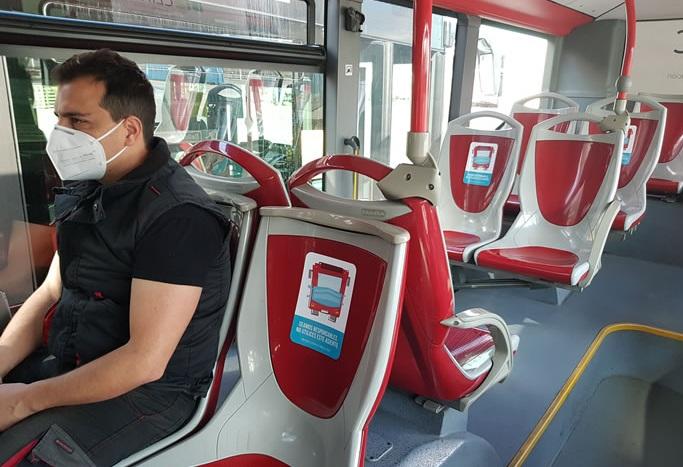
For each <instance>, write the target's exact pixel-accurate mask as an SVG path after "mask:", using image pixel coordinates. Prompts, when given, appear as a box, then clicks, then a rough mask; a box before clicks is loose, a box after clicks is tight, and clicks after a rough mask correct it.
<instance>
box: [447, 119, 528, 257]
mask: <svg viewBox="0 0 683 467" xmlns="http://www.w3.org/2000/svg"><path fill="white" fill-rule="evenodd" d="M485 117H488V118H494V119H496V120H498V121H500V122H502V123H504V124H505V125H506V127H505V128H502V129H495V130H479V129H475V128H471V127H470V126H469V123H470V122H471V121H472V120H475V119H477V118H485ZM522 131H523V129H522V125H521V124H520V123H519V122H517V121H516V120H514V119H512V118H511V117H508V116H507V115H504V114H501V113H498V112H492V111H483V112H474V113H471V114H467V115H463V116H462V117H459V118H456V119H455V120H453V121H452V122H450V123H449V124H448V130H447V132H446V136H445V137H444V140H443V143H442V145H441V153H440V156H439V171H440V172H441V176H442V183H441V195H440V198H439V199H440V201H439V206H438V212H439V219H440V222H441V228H442V229H443V230H444V232H457V233H465V234H469V235H474V236H476V237H478V238H479V240H478V241H476V242H474V243H472V244H470V245H468V246H467V247H465V248H464V250H463V253H462V258H463V261H464V262H467V261H469V259H470V258H471V256H472V253H473V252H474V250H476V249H477V248H479V247H480V246H482V245H485V244H487V243H490V242H492V241H493V240H495V239H497V238H498V237H499V236H500V232H501V227H502V219H503V205H504V204H505V200H506V199H507V197H508V196H509V195H510V191H511V190H512V184H513V183H514V180H515V175H516V169H517V161H518V158H519V149H520V145H521V138H522Z"/></svg>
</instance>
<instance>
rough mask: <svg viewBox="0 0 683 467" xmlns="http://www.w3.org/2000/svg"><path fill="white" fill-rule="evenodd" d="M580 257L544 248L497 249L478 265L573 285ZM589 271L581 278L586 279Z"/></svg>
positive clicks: (482, 257) (481, 255)
mask: <svg viewBox="0 0 683 467" xmlns="http://www.w3.org/2000/svg"><path fill="white" fill-rule="evenodd" d="M578 261H579V257H578V256H576V255H575V254H574V253H572V252H571V251H565V250H558V249H556V248H548V247H543V246H524V247H517V248H493V249H490V250H484V251H482V252H480V253H479V255H478V256H477V264H478V265H480V266H484V267H490V268H492V269H500V270H502V271H509V272H512V273H515V274H521V275H524V276H529V277H535V278H538V279H543V280H547V281H550V282H559V283H562V284H570V285H571V282H572V272H573V271H574V266H576V263H577V262H578ZM587 274H588V271H586V273H585V274H584V275H583V277H581V279H583V278H584V277H585V276H586V275H587Z"/></svg>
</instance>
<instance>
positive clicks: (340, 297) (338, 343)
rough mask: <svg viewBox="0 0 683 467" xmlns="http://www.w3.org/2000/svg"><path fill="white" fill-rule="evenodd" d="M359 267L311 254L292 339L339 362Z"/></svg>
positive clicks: (306, 264)
mask: <svg viewBox="0 0 683 467" xmlns="http://www.w3.org/2000/svg"><path fill="white" fill-rule="evenodd" d="M355 280H356V266H355V265H353V264H352V263H349V262H347V261H342V260H340V259H337V258H332V257H330V256H325V255H321V254H319V253H313V252H310V253H308V254H307V255H306V260H305V261H304V270H303V272H302V275H301V285H300V286H299V296H298V298H297V302H296V310H295V312H294V320H293V321H292V329H291V330H290V333H289V338H290V339H291V340H292V342H294V343H296V344H299V345H303V346H304V347H308V348H309V349H312V350H315V351H316V352H320V353H321V354H323V355H327V356H328V357H330V358H333V359H335V360H337V359H338V358H339V356H340V355H341V349H342V344H343V343H344V333H345V332H346V322H347V320H348V317H349V307H350V305H351V298H352V295H353V286H354V283H355Z"/></svg>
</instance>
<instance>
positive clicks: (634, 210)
mask: <svg viewBox="0 0 683 467" xmlns="http://www.w3.org/2000/svg"><path fill="white" fill-rule="evenodd" d="M614 100H615V97H614V96H613V97H608V98H606V99H602V100H600V101H597V102H595V103H593V104H591V105H589V106H588V109H587V110H586V111H587V112H589V113H592V114H595V115H599V116H601V117H607V116H609V115H613V114H614V112H613V111H612V110H611V106H610V104H614ZM629 102H632V103H633V106H634V107H633V112H632V113H631V114H630V116H631V124H630V125H629V127H628V128H627V129H626V134H625V137H624V148H623V153H622V159H621V171H620V174H619V185H618V188H617V199H618V200H619V202H620V203H621V208H620V210H619V214H617V217H616V219H615V221H614V224H613V225H612V230H619V231H629V230H631V229H632V228H633V227H635V226H637V225H638V224H639V223H640V221H641V220H642V218H643V216H644V215H645V209H646V203H647V192H646V183H647V181H648V180H649V178H650V176H651V175H652V172H653V171H654V170H655V166H656V165H657V161H658V160H659V154H660V151H661V149H662V140H663V137H664V126H665V122H666V107H664V106H663V105H661V104H659V103H658V102H657V101H655V100H654V99H652V98H650V97H647V96H644V95H637V96H631V97H629ZM586 127H588V134H596V133H601V130H600V126H599V125H598V124H595V123H592V124H590V125H584V128H583V130H584V131H583V132H584V133H585V132H586V131H585V129H586Z"/></svg>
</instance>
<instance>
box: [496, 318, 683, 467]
mask: <svg viewBox="0 0 683 467" xmlns="http://www.w3.org/2000/svg"><path fill="white" fill-rule="evenodd" d="M623 331H636V332H645V333H648V334H654V335H656V336H659V337H664V338H667V339H675V340H678V341H683V334H681V333H678V332H674V331H668V330H666V329H660V328H655V327H652V326H646V325H644V324H634V323H617V324H611V325H609V326H605V327H604V328H602V330H600V332H599V333H598V335H597V336H596V337H595V339H594V340H593V342H592V343H591V345H590V346H589V347H588V350H587V351H586V353H585V354H584V355H583V358H581V361H580V362H579V364H578V365H577V366H576V368H575V369H574V371H573V372H572V374H571V376H569V379H567V381H566V382H565V383H564V386H562V389H560V392H558V393H557V395H556V396H555V399H554V400H553V401H552V403H551V404H550V406H549V407H548V410H546V412H545V413H544V414H543V416H542V417H541V419H540V420H539V421H538V423H537V424H536V426H535V427H534V429H533V431H532V432H531V434H530V435H529V437H528V438H527V439H526V441H525V442H524V444H522V447H521V448H520V449H519V451H517V454H516V455H515V457H513V458H512V460H511V461H510V463H509V464H508V466H509V467H521V466H522V465H524V462H526V460H527V458H528V457H529V454H531V451H533V449H534V447H536V444H537V443H538V441H539V440H540V439H541V437H542V436H543V434H544V433H545V430H547V429H548V426H549V425H550V423H551V422H552V421H553V418H555V415H557V412H559V411H560V409H561V408H562V406H563V405H564V403H565V401H566V400H567V397H569V394H570V393H571V392H572V390H573V389H574V387H575V386H576V383H578V381H579V379H581V375H583V372H584V371H586V368H588V365H589V364H590V362H591V360H593V357H595V354H596V353H597V351H598V349H599V348H600V345H602V342H603V341H604V340H605V338H606V337H607V336H609V335H610V334H613V333H615V332H623Z"/></svg>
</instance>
